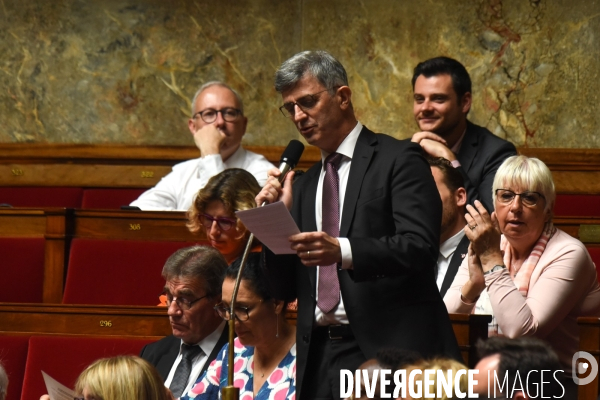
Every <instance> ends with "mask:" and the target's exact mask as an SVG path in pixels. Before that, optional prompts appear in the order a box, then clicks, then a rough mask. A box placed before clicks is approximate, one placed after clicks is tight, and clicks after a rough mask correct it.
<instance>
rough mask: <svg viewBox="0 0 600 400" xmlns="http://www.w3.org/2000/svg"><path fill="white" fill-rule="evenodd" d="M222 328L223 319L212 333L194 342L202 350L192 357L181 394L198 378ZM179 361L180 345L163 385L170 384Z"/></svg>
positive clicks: (223, 325) (223, 324) (167, 385)
mask: <svg viewBox="0 0 600 400" xmlns="http://www.w3.org/2000/svg"><path fill="white" fill-rule="evenodd" d="M224 328H225V321H223V322H222V323H221V325H219V327H218V328H217V329H215V331H214V332H213V333H211V334H210V335H208V336H207V337H205V338H204V339H202V340H201V341H200V342H198V343H196V344H195V345H196V346H200V348H201V349H202V352H201V353H200V354H198V355H197V356H196V357H194V359H193V360H192V370H191V371H190V377H189V379H188V383H187V386H186V387H185V390H184V391H183V393H182V396H183V395H185V394H186V393H187V392H188V390H190V389H191V388H192V386H194V383H196V380H198V378H199V376H198V375H199V374H200V371H201V370H202V367H204V364H205V363H206V360H208V356H209V355H210V353H212V351H213V349H214V348H215V346H216V345H217V342H218V341H219V338H220V337H221V334H222V333H223V329H224ZM181 343H182V344H183V340H182V341H181ZM180 361H181V346H180V347H179V355H178V356H177V358H176V359H175V362H174V363H173V366H172V367H171V371H169V375H168V376H167V379H166V380H165V387H169V386H171V381H173V376H174V375H175V370H176V369H177V366H178V365H179V362H180Z"/></svg>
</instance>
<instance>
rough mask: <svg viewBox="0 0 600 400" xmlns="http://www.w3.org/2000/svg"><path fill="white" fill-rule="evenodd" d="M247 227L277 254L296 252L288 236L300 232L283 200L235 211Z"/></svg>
mask: <svg viewBox="0 0 600 400" xmlns="http://www.w3.org/2000/svg"><path fill="white" fill-rule="evenodd" d="M235 215H237V217H238V218H239V219H241V220H242V222H243V223H244V225H245V226H246V228H248V230H249V231H250V232H252V233H253V234H254V236H256V238H257V239H258V240H260V241H261V243H262V244H263V245H265V246H267V247H268V248H269V250H271V251H272V252H273V253H275V254H295V253H296V252H295V251H294V250H292V249H291V248H290V242H289V240H288V237H290V236H292V235H295V234H296V233H300V229H298V226H297V225H296V222H295V221H294V219H293V218H292V216H291V214H290V212H289V211H288V209H287V208H286V207H285V204H283V203H282V202H281V201H278V202H276V203H272V204H268V205H266V206H264V207H257V208H253V209H251V210H244V211H237V212H236V213H235Z"/></svg>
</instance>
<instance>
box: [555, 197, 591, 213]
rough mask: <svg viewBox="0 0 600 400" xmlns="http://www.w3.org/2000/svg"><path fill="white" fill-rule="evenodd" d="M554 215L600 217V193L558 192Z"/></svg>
mask: <svg viewBox="0 0 600 400" xmlns="http://www.w3.org/2000/svg"><path fill="white" fill-rule="evenodd" d="M554 215H556V216H558V217H600V195H593V194H590V195H588V194H557V195H556V204H555V205H554Z"/></svg>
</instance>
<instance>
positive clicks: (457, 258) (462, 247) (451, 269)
mask: <svg viewBox="0 0 600 400" xmlns="http://www.w3.org/2000/svg"><path fill="white" fill-rule="evenodd" d="M470 243H471V242H470V241H469V238H468V237H467V235H465V236H463V238H462V239H461V241H460V242H458V246H456V249H455V250H454V254H453V255H452V259H451V260H450V264H449V265H448V270H447V271H446V275H445V276H444V281H443V282H442V287H441V288H440V296H442V298H444V295H445V294H446V292H447V291H448V288H449V287H450V285H452V281H453V280H454V277H455V276H456V272H457V271H458V267H460V264H461V263H462V261H463V259H464V257H462V255H463V254H467V250H468V249H469V244H470ZM465 257H466V256H465Z"/></svg>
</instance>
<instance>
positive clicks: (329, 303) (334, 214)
mask: <svg viewBox="0 0 600 400" xmlns="http://www.w3.org/2000/svg"><path fill="white" fill-rule="evenodd" d="M342 157H343V156H342V155H341V154H339V153H331V154H330V155H328V156H327V158H326V159H325V177H324V178H323V199H322V214H321V228H322V230H323V232H325V233H327V234H328V235H329V236H331V237H338V236H339V235H340V187H339V177H338V171H337V169H338V165H339V163H340V161H341V160H342ZM339 302H340V282H339V281H338V276H337V263H334V264H331V265H321V266H319V297H318V300H317V306H318V307H319V309H320V310H321V311H323V313H325V314H326V313H328V312H330V311H331V310H333V308H334V307H335V306H336V305H337V304H338V303H339Z"/></svg>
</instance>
